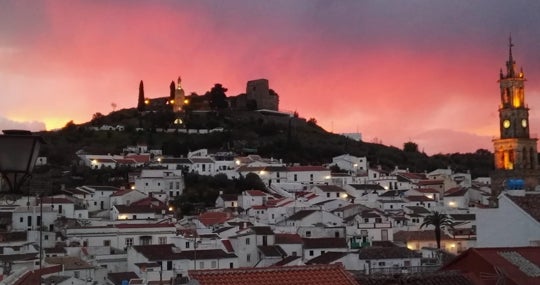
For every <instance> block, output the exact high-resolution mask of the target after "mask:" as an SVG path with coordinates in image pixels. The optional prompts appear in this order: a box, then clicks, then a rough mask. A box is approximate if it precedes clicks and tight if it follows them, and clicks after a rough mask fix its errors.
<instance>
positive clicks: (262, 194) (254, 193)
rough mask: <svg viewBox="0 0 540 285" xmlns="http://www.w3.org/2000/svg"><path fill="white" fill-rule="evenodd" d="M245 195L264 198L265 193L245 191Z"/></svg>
mask: <svg viewBox="0 0 540 285" xmlns="http://www.w3.org/2000/svg"><path fill="white" fill-rule="evenodd" d="M246 194H248V195H249V196H266V193H264V192H263V191H261V190H246Z"/></svg>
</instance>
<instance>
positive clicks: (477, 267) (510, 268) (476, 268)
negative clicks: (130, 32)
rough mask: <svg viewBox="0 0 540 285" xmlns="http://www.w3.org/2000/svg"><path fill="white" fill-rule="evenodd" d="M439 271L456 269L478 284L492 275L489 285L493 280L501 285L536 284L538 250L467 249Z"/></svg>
mask: <svg viewBox="0 0 540 285" xmlns="http://www.w3.org/2000/svg"><path fill="white" fill-rule="evenodd" d="M473 264H474V265H473ZM442 270H460V271H461V272H463V273H468V275H469V276H472V277H474V279H475V280H482V281H483V280H485V278H486V277H487V276H492V277H493V278H494V279H493V283H489V284H495V281H496V279H495V278H502V279H503V280H505V281H506V283H505V284H540V247H537V246H535V247H502V248H501V247H499V248H470V249H468V250H467V251H465V252H464V253H462V254H461V255H459V256H458V257H456V258H455V259H454V260H452V261H451V262H450V263H448V264H446V265H445V266H444V267H443V268H442ZM484 282H485V281H484ZM478 284H488V283H478Z"/></svg>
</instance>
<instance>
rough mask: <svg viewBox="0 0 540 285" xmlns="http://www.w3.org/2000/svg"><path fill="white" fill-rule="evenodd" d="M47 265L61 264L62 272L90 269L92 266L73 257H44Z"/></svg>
mask: <svg viewBox="0 0 540 285" xmlns="http://www.w3.org/2000/svg"><path fill="white" fill-rule="evenodd" d="M45 262H47V263H48V264H61V265H63V267H64V270H78V269H92V268H94V266H92V264H90V263H88V262H86V261H84V260H82V259H80V258H78V257H75V256H55V257H45Z"/></svg>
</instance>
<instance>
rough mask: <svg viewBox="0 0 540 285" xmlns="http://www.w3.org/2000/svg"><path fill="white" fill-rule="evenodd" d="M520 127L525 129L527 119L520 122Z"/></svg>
mask: <svg viewBox="0 0 540 285" xmlns="http://www.w3.org/2000/svg"><path fill="white" fill-rule="evenodd" d="M521 126H522V127H524V128H526V127H527V119H523V120H521Z"/></svg>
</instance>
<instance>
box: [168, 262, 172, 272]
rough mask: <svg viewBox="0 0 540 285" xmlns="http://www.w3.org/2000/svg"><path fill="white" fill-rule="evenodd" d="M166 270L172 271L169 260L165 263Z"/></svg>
mask: <svg viewBox="0 0 540 285" xmlns="http://www.w3.org/2000/svg"><path fill="white" fill-rule="evenodd" d="M167 270H172V261H171V260H168V261H167Z"/></svg>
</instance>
